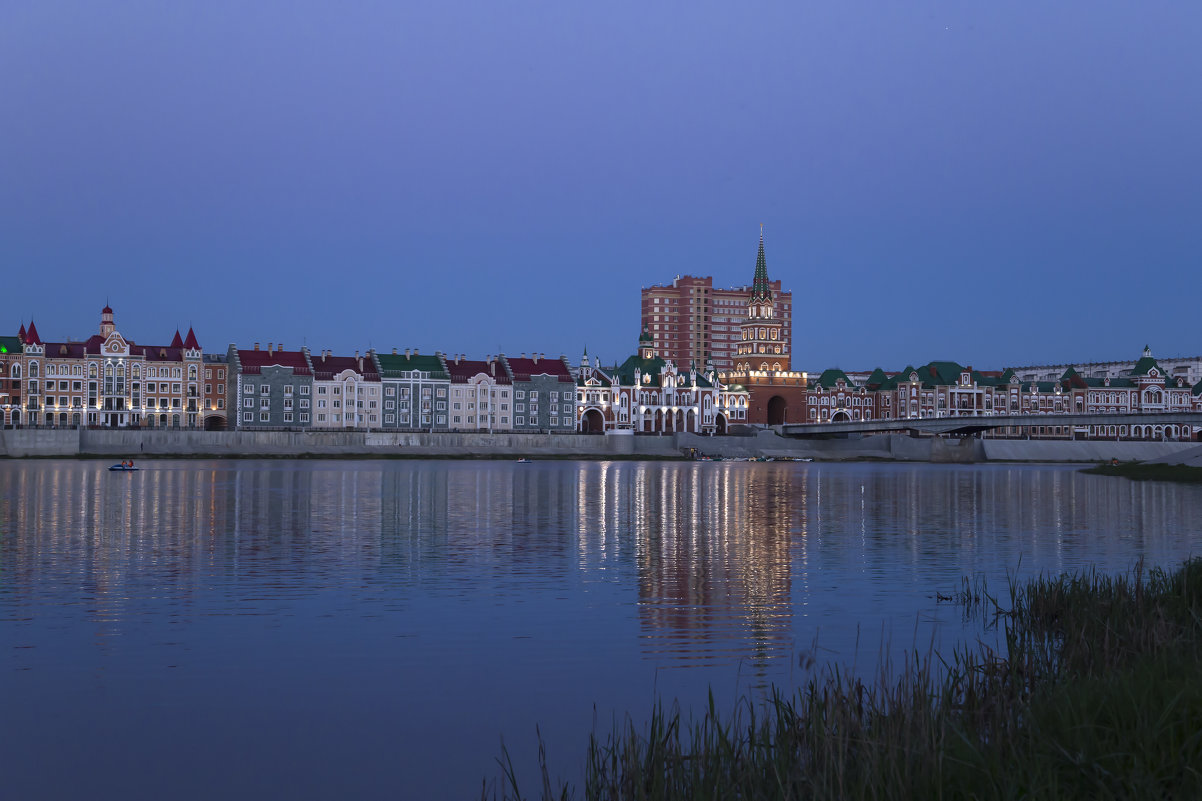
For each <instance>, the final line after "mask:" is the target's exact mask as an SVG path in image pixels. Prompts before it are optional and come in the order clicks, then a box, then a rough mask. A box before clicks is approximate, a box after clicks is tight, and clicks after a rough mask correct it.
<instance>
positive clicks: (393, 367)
mask: <svg viewBox="0 0 1202 801" xmlns="http://www.w3.org/2000/svg"><path fill="white" fill-rule="evenodd" d="M376 359H377V360H378V361H379V362H380V370H381V371H382V372H383V374H384V376H385V377H392V378H397V377H399V376H400V374H401V373H409V372H419V373H429V374H430V377H431V378H443V379H447V378H450V377H451V375H450V373H448V372H447V371H446V370H444V369H443V366H442V359H440V358H439V357H438V356H430V355H426V356H419V355H417V354H416V353H415V354H413V355H411V356H407V355H405V354H403V353H377V354H376Z"/></svg>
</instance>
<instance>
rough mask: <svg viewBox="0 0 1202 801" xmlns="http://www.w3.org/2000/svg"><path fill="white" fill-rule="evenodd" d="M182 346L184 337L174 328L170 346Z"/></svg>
mask: <svg viewBox="0 0 1202 801" xmlns="http://www.w3.org/2000/svg"><path fill="white" fill-rule="evenodd" d="M183 346H184V338H183V337H181V336H180V335H179V329H178V328H177V329H175V336H174V337H172V338H171V347H173V348H182V347H183Z"/></svg>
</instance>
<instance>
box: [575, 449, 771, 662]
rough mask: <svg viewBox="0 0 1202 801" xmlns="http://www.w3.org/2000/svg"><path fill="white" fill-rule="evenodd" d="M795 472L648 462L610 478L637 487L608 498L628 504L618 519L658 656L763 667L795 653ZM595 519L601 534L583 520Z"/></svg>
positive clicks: (651, 649) (652, 652) (650, 647)
mask: <svg viewBox="0 0 1202 801" xmlns="http://www.w3.org/2000/svg"><path fill="white" fill-rule="evenodd" d="M793 475H794V472H793V471H791V470H789V469H787V468H784V467H783V466H781V467H776V466H769V465H736V464H724V465H713V464H706V465H701V464H689V465H660V464H638V465H623V466H622V467H621V468H619V469H618V470H617V471H616V475H615V474H611V475H609V476H608V478H607V484H610V485H615V486H620V485H621V484H625V485H627V486H628V487H629V492H626V491H623V489H624V488H623V489H619V490H617V491H615V492H614V493H613V494H612V496H610V495H609V494H608V493H607V500H606V502H607V503H609V502H610V500H609V498H610V497H612V499H613V502H616V503H617V504H619V505H621V506H624V507H625V508H623V509H620V510H619V511H618V513H617V515H616V517H617V519H618V520H625V521H630V522H631V523H632V526H631V528H633V534H634V557H635V559H636V564H637V569H638V574H639V579H638V580H639V599H640V600H639V615H640V618H641V620H642V624H643V627H644V629H645V630H646V632H647V636H646V638H645V639H644V641H643V642H644V645H645V647H646V649H647V651H648V655H649V656H654V658H657V659H664V658H666V659H668V660H669V661H679V662H690V661H697V660H701V661H706V660H716V659H723V660H724V659H729V658H731V657H732V656H734V657H736V658H741V657H750V658H752V659H753V660H754V661H756V662H759V663H762V662H763V661H765V660H768V659H771V658H774V657H778V656H787V655H788V653H789V649H790V648H791V636H790V627H791V611H790V598H789V595H790V550H789V542H790V531H791V527H792V523H793V507H792V501H791V498H792V494H791V478H792V476H793ZM580 511H581V513H582V514H583V513H585V511H586V507H581V510H580ZM589 525H591V527H592V530H598V526H597V525H596V522H595V521H590V520H582V521H581V529H582V530H588V528H587V526H589ZM618 531H619V532H620V531H621V528H620V527H619V529H618ZM608 532H609V528H608V526H606V525H602V526H600V533H601V536H612V535H611V534H609V533H608ZM619 536H620V534H619Z"/></svg>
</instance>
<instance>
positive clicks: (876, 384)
mask: <svg viewBox="0 0 1202 801" xmlns="http://www.w3.org/2000/svg"><path fill="white" fill-rule="evenodd" d="M888 380H889V376H887V375H885V371H884V370H882V369H881V368H879V367H878V368H876V369H875V370H873V371H872V374H871V375H869V376H868V378H867V379H865V381H864V386H866V387H868V388H869V389H873V390H875V389H880V388H881V387H882V386H883V385H884V384H885V382H887V381H888Z"/></svg>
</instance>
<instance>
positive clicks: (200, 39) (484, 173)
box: [0, 0, 1202, 370]
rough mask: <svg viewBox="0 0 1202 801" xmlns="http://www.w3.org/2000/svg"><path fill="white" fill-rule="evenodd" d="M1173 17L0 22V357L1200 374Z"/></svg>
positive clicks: (1194, 36)
mask: <svg viewBox="0 0 1202 801" xmlns="http://www.w3.org/2000/svg"><path fill="white" fill-rule="evenodd" d="M1199 41H1202V4H1197V3H1185V2H1179V0H1174V1H1173V2H1158V1H1157V0H1150V1H1148V2H1139V3H1136V2H1105V0H1063V1H1062V2H1057V3H1034V2H1019V3H1009V2H1007V3H1002V2H981V1H974V0H954V1H953V2H928V1H927V0H908V1H907V2H905V3H885V2H845V1H842V0H840V1H836V0H828V1H827V2H796V1H794V2H780V3H757V2H739V3H731V2H715V3H711V2H687V3H686V2H654V3H647V2H624V1H623V0H612V1H611V2H606V3H572V2H562V0H560V1H559V2H550V1H548V2H530V1H529V0H509V1H508V2H504V3H498V2H495V1H494V0H487V1H481V2H458V1H457V0H445V1H444V2H437V3H418V2H405V3H398V2H394V1H392V0H390V1H389V2H369V1H367V0H364V2H356V3H328V2H309V1H308V0H291V1H290V2H271V1H270V0H257V2H254V3H245V2H240V1H239V2H224V1H223V0H207V1H206V2H178V3H162V2H158V1H157V0H155V1H154V2H120V1H117V2H112V3H94V2H81V3H62V2H54V1H53V0H46V1H44V2H37V3H19V2H10V3H4V4H0V265H2V266H3V269H4V280H3V283H2V284H0V332H3V333H6V334H7V333H14V334H15V333H16V330H17V328H18V326H19V325H20V324H21V323H22V322H26V323H28V321H29V320H30V319H33V320H35V321H36V322H37V325H38V330H39V332H40V334H41V336H42V338H43V339H45V340H49V341H61V340H65V339H68V338H75V339H83V338H86V337H87V336H89V335H91V334H92V333H94V332H95V331H96V328H97V326H98V325H99V321H100V309H101V307H102V306H104V305H105V303H106V302H108V303H109V304H111V305H112V306H113V308H114V310H115V312H116V322H117V326H118V329H119V330H120V331H122V333H123V334H125V335H126V336H127V337H129V338H131V339H133V340H135V341H138V342H141V343H144V344H158V343H165V342H166V341H168V340H169V338H170V337H171V336H172V334H173V333H174V332H175V329H176V328H177V327H179V328H181V329H182V330H184V331H186V330H187V327H188V326H189V325H191V326H194V328H195V330H196V334H197V336H198V338H199V339H200V341H201V344H202V345H203V346H204V347H205V349H206V350H213V351H221V350H224V349H225V347H226V345H227V344H228V343H231V342H234V343H237V344H238V345H239V346H240V347H250V346H251V345H253V343H254V342H262V343H263V345H264V346H266V343H267V342H269V341H271V342H283V343H284V344H285V345H286V346H287V347H289V348H294V347H298V346H300V345H307V346H308V347H309V348H311V349H313V350H320V349H325V348H330V349H333V350H334V351H335V352H337V353H345V354H349V353H351V352H352V351H354V350H360V351H363V350H366V349H367V348H370V347H374V348H376V349H377V350H382V351H387V350H390V349H391V348H394V347H396V348H400V349H402V350H403V349H405V348H418V349H420V350H421V351H422V352H423V353H426V352H433V351H435V350H440V351H443V352H445V353H465V354H467V355H468V356H469V357H472V358H483V357H484V356H486V355H490V354H494V353H497V352H505V353H508V354H511V355H513V354H518V353H520V352H523V351H525V352H531V351H541V352H545V353H547V354H548V355H552V354H554V355H558V354H560V353H565V354H567V355H568V356H569V358H570V359H571V360H572V361H573V362H575V361H576V360H577V359H578V357H579V354H580V353H581V351H582V350H583V349H584V348H585V347H587V348H588V351H589V353H590V354H594V355H597V356H600V357H601V358H602V360H603V361H605V362H606V363H610V362H612V361H618V360H622V359H624V358H625V357H626V356H627V355H629V354H630V353H632V352H633V351H634V348H635V344H636V339H637V336H638V333H639V290H640V289H641V288H642V287H645V286H650V285H652V284H662V283H670V282H671V281H672V279H673V278H674V277H675V276H676V275H684V274H688V275H711V276H713V278H714V283H715V285H718V286H737V285H743V284H748V283H750V282H751V279H752V275H753V273H754V269H755V256H756V248H757V244H758V237H759V231H760V224H761V223H762V224H763V226H764V228H763V230H764V242H765V252H766V255H767V262H768V271H769V275H770V277H771V278H773V279H780V280H781V281H782V282H783V285H784V286H785V288H787V289H790V290H791V291H792V292H793V299H794V304H795V307H796V309H795V313H794V348H793V349H794V366H795V367H796V368H799V369H811V370H819V369H822V368H825V367H831V366H838V367H842V368H843V369H850V370H859V369H870V368H872V367H874V366H878V365H879V366H882V367H885V368H886V369H901V368H902V367H904V366H905V365H906V364H909V363H915V364H917V363H924V362H926V361H929V360H933V359H949V360H954V361H958V362H960V363H962V364H972V365H973V366H975V367H977V368H978V369H1000V368H1001V367H1004V366H1013V365H1025V364H1039V363H1054V362H1064V361H1092V360H1112V359H1134V358H1137V357H1138V356H1139V352H1140V350H1141V349H1142V348H1143V346H1144V345H1145V344H1147V345H1150V346H1151V347H1152V349H1153V352H1154V353H1155V354H1157V355H1161V356H1179V355H1198V354H1202V341H1200V337H1199V334H1198V331H1199V329H1198V325H1197V319H1198V315H1197V311H1198V302H1199V289H1200V287H1202V278H1200V275H1202V158H1200V155H1202V154H1200V152H1199V151H1200V149H1202V102H1200V97H1199V95H1200V93H1202V47H1198V45H1197V43H1198V42H1199Z"/></svg>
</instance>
